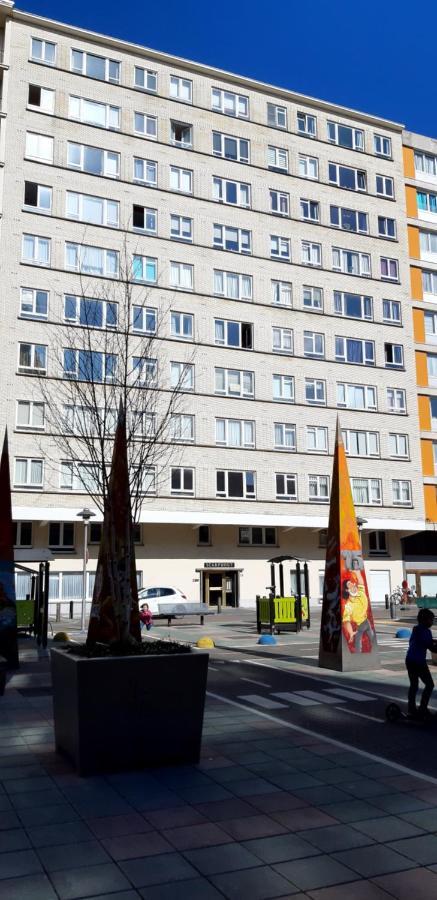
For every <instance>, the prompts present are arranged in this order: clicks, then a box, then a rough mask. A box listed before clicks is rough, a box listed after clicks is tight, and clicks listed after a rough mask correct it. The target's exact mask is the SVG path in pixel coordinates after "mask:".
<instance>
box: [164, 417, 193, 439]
mask: <svg viewBox="0 0 437 900" xmlns="http://www.w3.org/2000/svg"><path fill="white" fill-rule="evenodd" d="M170 434H171V439H172V441H176V442H177V443H183V444H194V416H193V415H191V414H188V413H174V414H173V415H172V416H171V418H170Z"/></svg>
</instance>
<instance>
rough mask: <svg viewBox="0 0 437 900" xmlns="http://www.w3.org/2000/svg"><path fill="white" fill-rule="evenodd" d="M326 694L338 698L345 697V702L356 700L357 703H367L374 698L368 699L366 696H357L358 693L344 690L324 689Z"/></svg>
mask: <svg viewBox="0 0 437 900" xmlns="http://www.w3.org/2000/svg"><path fill="white" fill-rule="evenodd" d="M326 693H327V694H338V695H339V696H340V697H346V699H347V700H357V701H358V703H368V702H369V700H374V697H369V695H368V694H359V693H358V691H354V690H351V691H348V690H346V688H326Z"/></svg>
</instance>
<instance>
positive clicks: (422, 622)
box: [405, 609, 437, 719]
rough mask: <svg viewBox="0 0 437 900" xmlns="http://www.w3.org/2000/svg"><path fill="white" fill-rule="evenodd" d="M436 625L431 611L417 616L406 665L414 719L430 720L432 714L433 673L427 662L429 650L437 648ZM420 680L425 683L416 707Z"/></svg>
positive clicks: (409, 712) (419, 613) (421, 612)
mask: <svg viewBox="0 0 437 900" xmlns="http://www.w3.org/2000/svg"><path fill="white" fill-rule="evenodd" d="M433 623H434V613H433V612H432V610H430V609H420V610H419V612H418V615H417V625H415V626H414V628H413V631H412V633H411V637H410V643H409V646H408V650H407V656H406V659H405V665H406V667H407V672H408V677H409V679H410V688H409V691H408V715H409V716H411V717H412V718H413V719H428V718H430V716H431V713H430V712H429V710H428V703H429V700H430V697H431V694H432V691H433V688H434V682H433V679H432V675H431V672H430V671H429V668H428V665H427V662H426V652H427V650H434V649H435V648H437V641H434V639H433V636H432V632H431V627H432V625H433ZM419 679H420V681H422V682H423V691H422V697H421V700H420V706H419V708H417V706H416V696H417V691H418V689H419Z"/></svg>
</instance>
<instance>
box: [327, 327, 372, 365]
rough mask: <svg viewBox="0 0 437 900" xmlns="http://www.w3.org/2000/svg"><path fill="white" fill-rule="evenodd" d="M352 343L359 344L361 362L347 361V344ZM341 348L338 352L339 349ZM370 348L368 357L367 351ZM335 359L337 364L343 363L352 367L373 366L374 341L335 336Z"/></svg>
mask: <svg viewBox="0 0 437 900" xmlns="http://www.w3.org/2000/svg"><path fill="white" fill-rule="evenodd" d="M350 341H354V342H357V343H360V344H361V348H362V362H360V361H357V360H353V359H348V355H349V342H350ZM341 346H342V347H343V349H342V350H340V347H341ZM370 348H372V355H370V353H369V350H370ZM335 359H336V360H337V362H344V363H347V365H350V366H353V365H356V366H374V365H375V364H376V363H375V341H367V340H365V339H364V338H349V337H344V336H343V335H335Z"/></svg>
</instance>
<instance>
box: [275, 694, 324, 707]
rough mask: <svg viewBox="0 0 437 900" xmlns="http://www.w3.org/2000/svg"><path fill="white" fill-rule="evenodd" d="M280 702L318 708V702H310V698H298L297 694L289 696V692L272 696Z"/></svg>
mask: <svg viewBox="0 0 437 900" xmlns="http://www.w3.org/2000/svg"><path fill="white" fill-rule="evenodd" d="M273 696H274V697H279V699H280V700H286V702H287V703H296V704H297V705H298V706H319V701H318V700H311V698H310V697H300V696H299V694H291V693H290V692H289V691H280V692H279V693H275V694H273Z"/></svg>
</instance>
